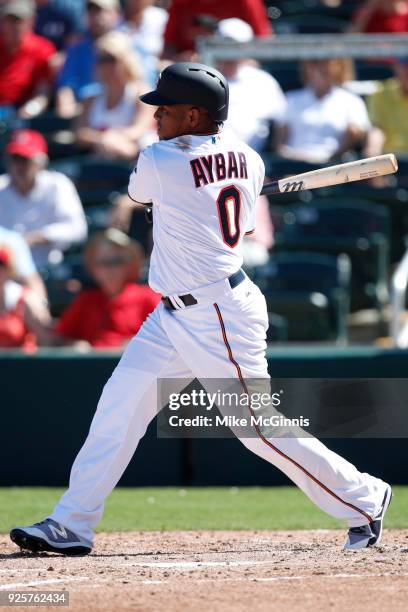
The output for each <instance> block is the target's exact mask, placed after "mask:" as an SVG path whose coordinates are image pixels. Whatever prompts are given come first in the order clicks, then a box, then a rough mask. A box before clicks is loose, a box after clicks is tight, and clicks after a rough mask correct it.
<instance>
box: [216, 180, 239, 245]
mask: <svg viewBox="0 0 408 612" xmlns="http://www.w3.org/2000/svg"><path fill="white" fill-rule="evenodd" d="M217 207H218V217H219V220H220V226H221V233H222V239H223V240H224V242H225V244H228V246H230V247H231V248H234V247H235V246H236V245H237V244H238V241H239V235H240V227H239V214H240V212H241V192H240V191H239V189H237V188H236V187H235V186H234V185H230V186H229V187H224V188H223V189H221V191H220V193H219V195H218V198H217Z"/></svg>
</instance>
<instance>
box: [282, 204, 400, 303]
mask: <svg viewBox="0 0 408 612" xmlns="http://www.w3.org/2000/svg"><path fill="white" fill-rule="evenodd" d="M271 213H272V218H273V223H274V228H275V249H277V250H280V249H282V250H285V251H287V250H291V251H302V250H307V251H316V252H321V253H331V254H335V255H337V254H340V253H347V254H348V255H349V257H350V259H351V262H352V301H351V304H352V309H353V310H357V309H360V308H367V307H376V308H378V309H379V310H380V311H381V312H382V310H383V307H384V306H385V304H386V302H387V301H388V272H389V242H390V217H389V212H388V210H387V209H386V208H385V207H384V206H381V205H378V204H372V203H370V202H366V201H358V200H354V201H353V202H352V203H346V202H344V201H343V200H335V199H330V200H312V202H310V203H309V204H298V205H293V206H286V207H271Z"/></svg>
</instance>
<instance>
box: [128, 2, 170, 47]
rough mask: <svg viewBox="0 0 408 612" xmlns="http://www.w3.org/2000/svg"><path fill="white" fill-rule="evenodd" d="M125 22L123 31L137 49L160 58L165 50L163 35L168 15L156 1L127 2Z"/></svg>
mask: <svg viewBox="0 0 408 612" xmlns="http://www.w3.org/2000/svg"><path fill="white" fill-rule="evenodd" d="M124 4H125V20H124V22H123V24H122V26H121V29H122V30H123V31H125V32H126V33H127V34H129V36H131V38H132V42H133V43H134V44H135V45H136V46H137V49H141V50H144V51H145V52H146V53H149V54H150V55H154V56H156V57H158V56H159V55H160V54H161V52H162V50H163V34H164V29H165V27H166V23H167V19H168V13H167V11H165V10H164V9H162V8H159V7H158V6H154V0H125V3H124Z"/></svg>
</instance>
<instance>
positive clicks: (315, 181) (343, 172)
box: [261, 153, 398, 195]
mask: <svg viewBox="0 0 408 612" xmlns="http://www.w3.org/2000/svg"><path fill="white" fill-rule="evenodd" d="M397 170H398V163H397V160H396V158H395V155H394V154H393V153H388V154H387V155H379V156H378V157H368V158H367V159H359V160H357V161H352V162H348V163H346V164H339V165H337V166H329V167H328V168H321V169H320V170H312V171H311V172H304V173H303V174H295V175H294V176H288V177H287V178H283V179H280V180H277V181H273V182H272V183H266V184H265V185H264V186H263V188H262V191H261V195H269V194H272V193H287V192H288V191H303V190H304V189H317V188H318V187H330V186H331V185H339V184H341V183H351V182H353V181H362V180H364V179H370V178H374V177H375V176H384V175H385V174H394V172H396V171H397Z"/></svg>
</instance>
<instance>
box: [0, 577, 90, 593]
mask: <svg viewBox="0 0 408 612" xmlns="http://www.w3.org/2000/svg"><path fill="white" fill-rule="evenodd" d="M80 580H90V578H89V577H88V576H80V577H74V576H73V577H72V578H51V579H49V580H30V581H29V582H12V583H10V584H2V585H0V591H7V590H8V589H21V588H25V587H29V586H39V585H40V584H57V583H61V582H62V583H64V582H74V581H80Z"/></svg>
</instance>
